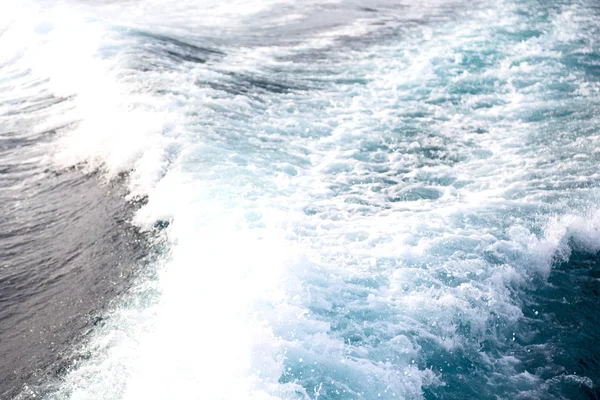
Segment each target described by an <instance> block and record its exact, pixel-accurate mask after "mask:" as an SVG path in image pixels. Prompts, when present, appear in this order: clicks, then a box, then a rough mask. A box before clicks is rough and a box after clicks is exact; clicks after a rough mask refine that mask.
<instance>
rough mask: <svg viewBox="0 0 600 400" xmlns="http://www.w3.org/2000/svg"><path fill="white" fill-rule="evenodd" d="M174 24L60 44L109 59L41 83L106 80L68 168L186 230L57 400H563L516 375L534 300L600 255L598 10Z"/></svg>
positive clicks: (87, 11)
mask: <svg viewBox="0 0 600 400" xmlns="http://www.w3.org/2000/svg"><path fill="white" fill-rule="evenodd" d="M161 5H162V6H164V5H165V2H149V3H144V5H143V6H140V5H139V4H138V3H137V2H125V3H123V4H120V3H108V4H101V5H90V6H86V7H82V9H81V10H80V13H81V14H78V15H74V14H69V17H68V18H69V21H71V20H72V21H74V22H73V25H69V24H66V25H65V24H61V26H57V27H56V28H55V29H56V30H57V32H61V30H62V31H63V32H65V34H64V36H63V35H60V34H59V33H54V34H56V35H59V36H57V38H60V40H59V39H56V40H55V41H53V39H52V36H49V38H50V39H48V40H49V41H50V43H54V44H55V45H56V46H58V47H59V50H60V48H62V46H65V43H70V42H69V40H74V39H70V35H69V34H68V33H69V32H72V31H71V30H70V29H75V28H70V26H71V27H75V26H77V29H78V30H80V31H81V32H84V33H85V34H89V35H91V37H94V38H96V39H95V40H94V41H92V40H91V39H90V38H89V37H88V38H86V39H85V40H83V41H82V42H81V43H82V46H83V47H84V48H85V49H86V50H87V51H81V52H76V53H75V54H72V53H70V52H67V54H65V57H71V62H69V65H70V66H71V67H72V68H74V69H72V70H69V71H64V70H61V69H59V68H42V70H43V73H44V74H47V75H48V77H49V80H50V82H58V83H59V84H58V85H57V87H59V88H64V87H70V86H68V84H69V82H67V79H63V78H64V77H67V76H70V75H71V73H75V71H80V70H81V69H82V68H84V67H85V66H89V68H85V70H86V74H85V75H82V79H81V80H79V81H78V80H75V84H72V82H71V84H72V86H71V87H72V89H71V93H73V96H74V104H75V105H74V108H73V113H74V114H73V117H72V118H73V120H74V121H77V122H76V123H75V124H74V125H75V126H71V127H69V129H65V132H64V135H63V137H62V140H61V141H59V143H57V144H56V147H55V154H56V156H55V158H54V162H55V163H57V164H58V165H62V166H65V165H73V164H77V163H79V162H83V161H85V162H87V163H88V164H89V165H92V166H101V168H103V169H104V170H105V171H106V173H107V176H108V177H110V176H114V175H115V174H117V173H119V172H121V171H127V170H132V174H131V179H130V185H131V195H132V196H140V195H144V196H148V203H147V205H146V206H144V207H143V208H142V209H141V210H140V211H139V212H138V214H137V215H136V218H135V222H136V224H138V225H139V226H140V227H143V228H144V229H155V228H164V227H166V226H167V225H168V227H166V228H164V229H163V231H162V232H163V233H164V235H165V240H166V241H167V243H168V245H167V249H165V256H164V259H163V260H162V263H160V264H159V265H157V266H156V276H155V277H154V279H148V280H142V281H140V283H139V286H138V287H137V289H136V291H133V292H132V293H131V295H130V297H129V298H127V299H125V300H124V304H120V305H119V306H117V307H116V308H115V310H114V312H113V314H112V315H111V318H110V319H109V320H108V321H107V323H106V324H105V326H104V327H102V328H99V329H98V331H97V332H96V333H95V336H94V337H93V339H91V341H90V343H89V344H88V345H87V348H86V350H87V351H89V352H90V353H91V354H92V356H91V358H90V359H89V360H86V361H85V362H82V363H81V365H78V366H76V367H75V368H73V369H72V371H71V372H70V373H69V374H68V375H67V376H66V377H65V378H64V381H63V382H62V383H61V384H60V385H59V387H58V389H56V390H55V391H53V392H52V393H51V394H49V395H48V396H49V398H53V399H65V398H72V399H92V398H93V399H100V398H106V399H115V398H123V399H137V398H149V399H151V398H166V397H169V398H223V399H233V398H256V399H277V398H279V399H295V398H305V399H308V398H310V399H317V398H319V399H350V398H368V399H374V398H406V399H413V398H414V399H417V398H431V397H436V396H441V397H447V398H476V397H477V396H480V398H495V396H500V397H502V398H517V397H518V396H521V395H523V396H529V395H531V396H542V397H543V396H546V397H547V398H565V395H564V392H561V390H567V389H564V388H563V387H560V388H559V389H556V388H555V387H554V386H552V384H548V385H545V383H546V381H548V382H550V381H551V380H553V379H557V380H559V381H560V380H564V381H565V382H566V381H567V380H569V379H571V380H572V379H574V378H569V377H572V376H574V374H573V373H572V371H571V372H569V371H566V370H561V369H560V368H559V367H560V366H557V367H556V368H555V370H556V371H559V372H556V373H555V374H554V375H552V376H550V377H549V375H548V374H547V372H544V371H542V369H540V368H541V367H539V368H538V366H537V364H535V363H534V362H531V363H529V362H525V361H523V360H526V358H525V356H521V354H522V352H523V353H524V352H525V351H526V350H527V349H529V350H530V348H529V347H528V346H529V345H531V344H532V343H535V342H536V340H538V339H536V333H535V330H534V329H533V328H531V327H532V326H533V325H532V324H531V323H530V321H532V320H533V319H534V318H535V317H531V318H530V316H529V310H528V309H527V308H526V307H528V305H527V304H528V301H527V293H529V292H528V291H530V290H535V289H536V288H537V287H544V285H545V283H544V282H545V279H548V277H549V276H550V275H551V274H552V266H553V265H555V264H556V262H557V261H561V260H562V261H567V260H569V255H570V254H571V251H572V248H573V246H575V248H578V249H586V250H585V251H588V252H596V251H597V249H598V241H597V235H596V231H597V229H596V227H597V224H598V221H599V219H598V216H597V214H596V213H595V212H594V211H591V210H593V209H594V205H595V204H597V200H598V194H599V193H598V190H597V184H598V174H597V173H596V172H595V168H596V165H597V157H598V153H597V152H596V151H595V150H594V149H596V148H597V146H596V145H597V144H598V140H599V136H598V134H597V129H596V128H595V126H597V122H598V121H597V117H596V114H597V113H595V111H597V110H598V100H597V98H598V97H597V93H598V85H597V81H595V80H594V79H592V77H593V76H595V75H594V71H595V70H594V69H593V65H594V64H593V60H592V59H593V55H596V54H597V53H598V47H597V43H596V42H595V39H594V35H593V32H597V31H598V26H597V22H596V20H595V19H594V18H593V17H589V16H588V15H596V14H594V13H597V11H598V10H596V9H595V8H594V6H593V4H588V3H586V2H580V3H577V4H574V5H562V4H556V5H555V6H553V7H545V6H543V5H539V4H535V3H533V2H532V3H527V4H525V5H522V4H516V3H514V2H512V1H504V2H502V3H501V4H491V3H487V2H477V3H473V4H470V5H469V6H468V9H466V7H465V5H464V4H462V5H461V4H460V3H457V2H441V1H432V2H418V3H416V4H408V3H406V4H395V5H390V4H388V3H385V2H373V4H372V7H364V6H362V5H361V7H360V8H359V7H357V5H356V4H354V3H353V2H341V3H340V2H332V3H326V4H323V3H314V4H313V3H310V4H308V3H307V4H303V5H302V6H299V5H295V4H291V3H287V2H239V3H235V4H234V5H233V6H230V5H227V6H224V5H222V4H209V3H196V2H193V3H189V2H178V3H177V4H176V5H173V8H172V9H170V10H169V11H168V12H162V11H161V12H160V13H159V12H157V11H156V10H164V9H165V7H159V6H161ZM169 5H171V3H169ZM154 6H156V7H154ZM57 10H59V11H60V10H62V8H61V6H57ZM136 10H137V11H136ZM189 10H193V11H194V13H195V14H194V15H196V14H197V15H199V17H198V18H199V20H198V21H199V22H198V21H196V20H194V19H190V18H188V17H186V12H187V11H189ZM125 11H132V12H133V14H128V13H127V12H125ZM321 13H325V14H326V16H327V17H329V19H324V21H329V22H328V23H325V22H322V21H323V20H321V19H319V17H318V16H319V15H320V14H321ZM159 14H160V15H159ZM165 14H166V15H165ZM59 15H61V18H63V17H62V14H60V13H59ZM541 16H543V18H542V17H541ZM213 17H214V18H213ZM48 18H50V19H52V18H58V17H55V16H53V15H51V16H50V17H48ZM64 18H67V17H64ZM209 20H210V21H211V22H210V23H209V22H207V21H209ZM82 21H83V22H82ZM281 21H298V23H297V24H296V23H295V22H290V23H288V22H286V23H285V24H283V23H282V22H281ZM331 21H335V23H331ZM65 37H66V39H65ZM63 50H64V49H63ZM586 57H587V58H586ZM30 62H32V63H33V62H34V61H30ZM586 63H587V64H586ZM61 79H63V80H61ZM57 90H58V89H57ZM47 123H48V122H47ZM573 243H575V245H574V244H573ZM536 285H538V286H536ZM539 318H541V317H539ZM549 318H550V320H551V317H549ZM538 348H539V349H543V351H549V352H551V350H549V349H548V348H547V346H546V347H545V346H544V344H543V343H542V344H540V345H539V347H538ZM540 351H542V350H540ZM587 378H588V379H593V378H592V377H587ZM582 379H583V378H582ZM507 382H508V383H507ZM586 382H587V383H589V382H588V381H586V380H585V379H583V380H582V381H581V382H580V383H581V385H583V386H581V387H588V386H589V385H588V386H586V385H587V383H586ZM565 387H566V386H565ZM32 390H34V389H32ZM578 390H579V389H578ZM581 390H585V389H581Z"/></svg>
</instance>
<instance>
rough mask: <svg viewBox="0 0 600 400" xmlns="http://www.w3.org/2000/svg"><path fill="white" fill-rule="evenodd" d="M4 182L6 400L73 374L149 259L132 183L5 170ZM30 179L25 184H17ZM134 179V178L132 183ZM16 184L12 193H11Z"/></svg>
mask: <svg viewBox="0 0 600 400" xmlns="http://www.w3.org/2000/svg"><path fill="white" fill-rule="evenodd" d="M5 167H6V168H5V171H3V175H2V177H1V178H3V179H1V180H0V185H4V186H0V205H1V206H2V213H1V217H0V255H1V258H0V355H1V357H2V363H0V377H2V379H0V398H2V399H9V398H12V397H13V396H15V395H16V394H17V393H18V391H19V390H20V389H21V387H22V386H23V385H24V384H36V383H37V382H41V381H45V380H48V377H49V376H51V377H56V376H57V375H60V374H61V373H62V372H64V371H65V370H66V368H67V367H68V364H69V357H70V354H71V350H70V349H71V348H72V346H73V345H74V344H75V343H76V342H77V341H78V340H79V339H81V337H82V335H83V334H84V333H85V332H86V331H88V330H89V329H90V328H91V327H93V326H94V324H96V323H98V322H99V321H101V319H102V313H103V310H104V309H105V308H106V307H107V305H108V303H109V302H110V300H111V299H113V298H114V297H115V296H117V295H118V294H120V293H122V292H123V291H125V290H126V289H127V288H128V287H129V286H130V285H131V283H132V277H133V276H135V275H136V270H137V268H138V267H139V266H141V265H142V261H143V259H144V257H145V256H146V255H147V254H148V252H149V245H148V241H147V240H146V238H145V237H144V235H143V234H141V233H140V232H139V231H138V230H137V229H136V228H135V227H133V226H132V225H131V224H130V223H129V222H128V221H129V220H130V217H131V215H132V213H133V212H134V211H135V209H136V208H137V207H138V204H134V203H130V202H126V201H125V200H124V195H125V189H124V187H125V186H124V185H123V182H121V181H115V182H112V183H108V184H107V183H104V182H102V181H100V180H99V177H98V176H96V175H91V176H90V175H87V174H83V173H82V172H81V171H78V170H76V169H71V170H66V171H61V172H60V173H56V172H52V171H44V172H41V173H39V172H35V174H30V172H33V171H35V170H36V168H37V165H36V164H35V163H32V164H31V165H29V168H28V166H27V163H20V164H15V165H5ZM17 174H21V175H22V176H21V179H22V183H21V184H20V185H18V186H17V187H15V186H14V182H13V181H14V179H6V177H7V176H10V175H12V176H13V178H14V177H15V176H16V175H17ZM123 179H125V178H123ZM8 182H10V183H13V184H12V185H7V183H8Z"/></svg>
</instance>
